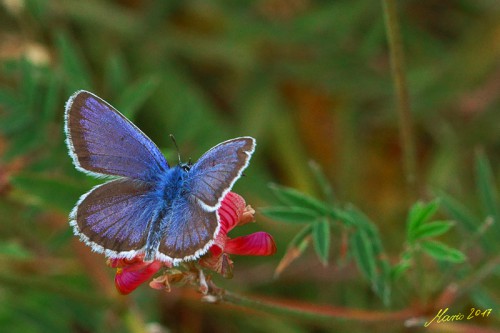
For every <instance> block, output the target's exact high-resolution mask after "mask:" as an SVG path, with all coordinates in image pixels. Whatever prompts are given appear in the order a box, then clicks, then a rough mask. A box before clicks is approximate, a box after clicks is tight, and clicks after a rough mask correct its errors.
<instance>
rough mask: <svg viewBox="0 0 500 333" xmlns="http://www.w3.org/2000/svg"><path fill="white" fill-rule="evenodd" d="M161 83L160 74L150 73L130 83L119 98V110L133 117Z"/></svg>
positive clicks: (130, 117)
mask: <svg viewBox="0 0 500 333" xmlns="http://www.w3.org/2000/svg"><path fill="white" fill-rule="evenodd" d="M159 83H160V79H159V77H158V76H156V75H150V76H146V77H144V78H142V79H141V80H139V81H137V82H136V83H134V84H132V85H129V86H128V87H127V88H126V89H125V90H124V91H123V92H122V93H121V95H120V97H119V98H118V102H117V108H118V110H120V112H122V113H123V115H124V116H125V117H127V118H129V119H133V117H134V114H135V113H136V112H137V111H138V110H139V108H140V107H141V106H142V105H143V104H144V102H145V101H146V100H147V99H148V98H149V97H150V96H151V94H152V93H153V92H154V90H155V89H156V88H157V87H158V84H159Z"/></svg>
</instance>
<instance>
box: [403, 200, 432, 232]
mask: <svg viewBox="0 0 500 333" xmlns="http://www.w3.org/2000/svg"><path fill="white" fill-rule="evenodd" d="M438 207H439V200H437V199H436V200H434V201H431V202H429V203H428V204H425V203H423V202H417V203H416V204H414V205H413V206H412V208H411V210H410V213H409V214H408V219H407V220H406V225H407V227H408V239H414V234H415V232H416V231H417V230H418V229H419V227H420V226H421V225H422V224H423V223H425V222H427V221H428V220H429V219H430V217H431V216H432V215H434V214H435V213H436V211H437V209H438Z"/></svg>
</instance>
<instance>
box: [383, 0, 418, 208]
mask: <svg viewBox="0 0 500 333" xmlns="http://www.w3.org/2000/svg"><path fill="white" fill-rule="evenodd" d="M382 4H383V10H384V17H385V27H386V31H387V39H388V42H389V52H390V59H391V72H392V79H393V81H394V87H395V89H396V98H397V107H396V109H397V113H398V118H399V130H400V138H401V146H402V149H403V158H404V168H405V178H406V184H407V186H408V191H409V196H410V198H409V199H410V201H414V200H415V199H416V198H417V197H418V191H417V184H418V183H417V167H416V158H415V151H416V150H415V139H414V134H413V119H412V114H411V110H410V100H409V94H408V86H407V82H406V74H405V65H404V53H403V43H402V41H401V33H400V30H399V24H398V16H397V10H396V4H395V0H382Z"/></svg>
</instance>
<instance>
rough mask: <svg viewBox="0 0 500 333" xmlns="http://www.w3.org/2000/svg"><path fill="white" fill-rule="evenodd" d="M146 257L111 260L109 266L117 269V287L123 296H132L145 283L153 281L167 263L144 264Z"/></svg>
mask: <svg viewBox="0 0 500 333" xmlns="http://www.w3.org/2000/svg"><path fill="white" fill-rule="evenodd" d="M143 258H144V255H138V256H136V257H134V258H133V259H130V260H129V259H110V260H109V261H108V265H109V266H111V267H113V268H116V275H115V287H116V289H117V290H118V291H119V292H120V294H122V295H127V294H130V293H131V292H132V291H134V290H135V289H136V288H137V287H139V286H140V285H141V284H142V283H143V282H145V281H147V280H149V279H151V278H152V277H153V275H155V274H156V272H158V271H159V270H160V268H161V267H162V266H163V265H166V264H167V263H164V262H161V261H157V260H156V261H153V262H144V261H143Z"/></svg>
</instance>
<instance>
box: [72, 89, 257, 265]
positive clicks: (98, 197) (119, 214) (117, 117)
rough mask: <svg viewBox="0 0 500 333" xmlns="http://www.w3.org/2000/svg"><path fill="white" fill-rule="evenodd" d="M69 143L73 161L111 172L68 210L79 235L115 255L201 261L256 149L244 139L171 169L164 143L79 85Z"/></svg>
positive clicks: (90, 170) (91, 170) (93, 171)
mask: <svg viewBox="0 0 500 333" xmlns="http://www.w3.org/2000/svg"><path fill="white" fill-rule="evenodd" d="M64 126H65V128H64V129H65V132H66V144H67V146H68V149H69V154H70V156H71V157H72V159H73V163H74V165H75V167H76V168H77V169H78V170H80V171H82V172H84V173H86V174H89V175H92V176H96V177H108V178H109V177H111V179H110V180H108V181H107V182H106V183H104V184H101V185H98V186H95V187H94V188H93V189H91V190H90V191H89V192H87V193H85V194H84V195H82V196H81V197H80V199H79V200H78V202H77V204H76V206H75V207H74V209H73V210H72V211H71V213H70V225H71V226H72V227H73V231H74V233H75V235H77V236H79V237H80V239H81V240H82V241H83V242H85V243H86V244H87V245H89V246H91V247H92V250H94V251H96V252H100V253H104V254H105V255H106V256H107V257H109V258H133V257H135V256H137V255H139V254H143V255H144V261H146V262H149V261H153V260H160V261H164V262H171V263H173V264H178V263H180V262H184V261H190V260H195V259H197V258H199V257H200V256H202V255H203V254H205V253H206V252H207V251H208V249H209V248H210V246H211V245H212V244H213V243H214V239H215V238H216V236H217V234H218V232H219V229H220V218H219V215H218V213H217V209H218V208H219V207H220V205H221V201H222V199H223V198H224V196H225V195H226V194H227V193H228V192H229V191H230V190H231V188H232V186H233V185H234V183H235V182H236V180H237V179H238V178H239V177H240V176H241V174H242V172H243V170H244V169H245V168H246V167H247V166H248V164H249V161H250V158H251V156H252V154H253V152H254V150H255V145H256V143H255V139H254V138H252V137H239V138H235V139H232V140H228V141H224V142H222V143H220V144H218V145H216V146H215V147H213V148H211V149H210V150H208V151H207V152H206V153H205V154H204V155H203V156H202V157H201V158H200V159H199V160H198V161H197V162H196V163H194V164H192V163H191V162H190V163H180V162H179V164H178V165H176V166H174V167H170V166H169V164H168V162H167V161H166V159H165V157H164V156H163V154H162V153H161V152H160V150H159V149H158V147H157V146H156V145H155V144H154V143H153V142H152V141H151V140H150V139H149V138H148V137H147V136H146V135H145V134H144V133H143V132H142V131H141V130H140V129H139V128H137V127H136V126H135V125H134V124H133V123H132V122H130V121H129V120H128V119H127V118H125V116H123V115H122V114H121V113H120V112H118V111H117V110H116V109H115V108H113V107H112V106H111V105H110V104H108V103H107V102H106V101H104V100H102V99H101V98H99V97H97V96H96V95H94V94H92V93H90V92H88V91H83V90H81V91H77V92H76V93H75V94H73V95H72V96H71V97H70V98H69V100H68V101H67V102H66V110H65V125H64Z"/></svg>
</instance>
